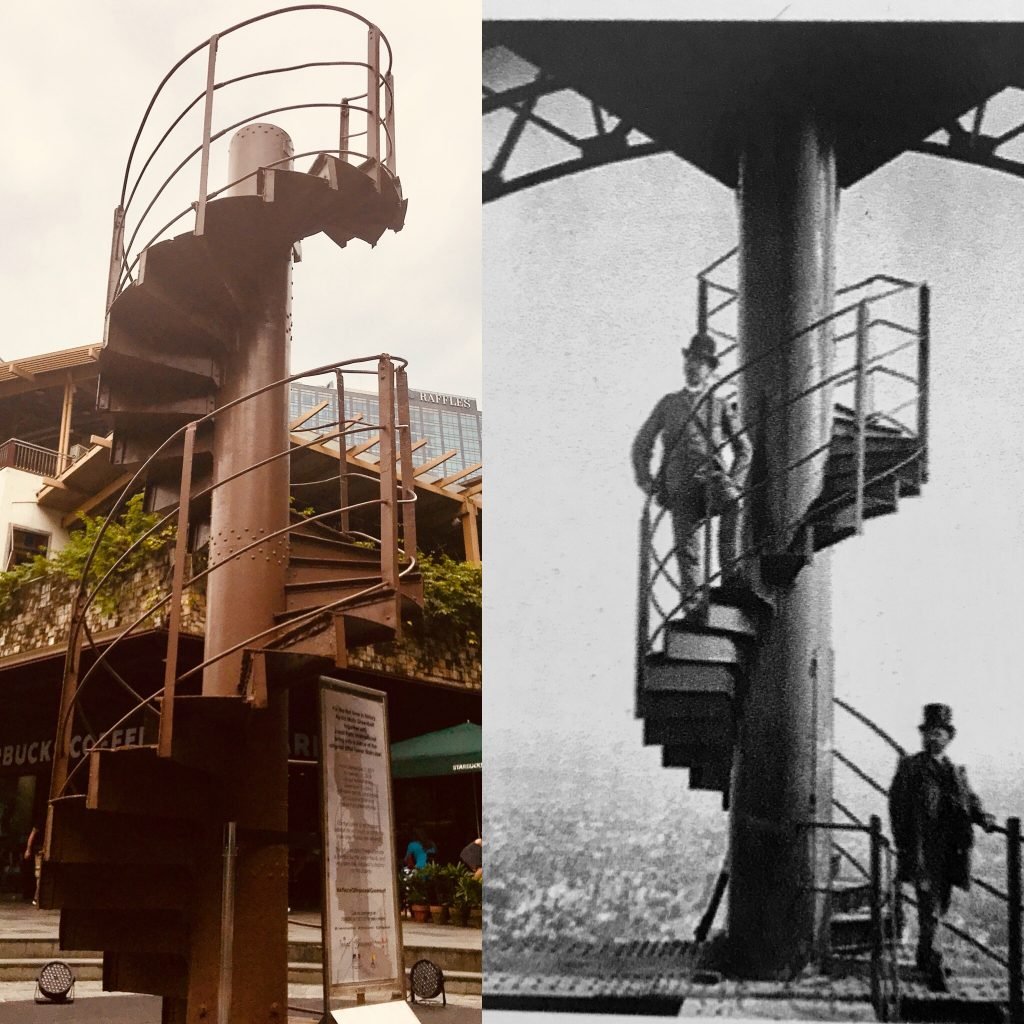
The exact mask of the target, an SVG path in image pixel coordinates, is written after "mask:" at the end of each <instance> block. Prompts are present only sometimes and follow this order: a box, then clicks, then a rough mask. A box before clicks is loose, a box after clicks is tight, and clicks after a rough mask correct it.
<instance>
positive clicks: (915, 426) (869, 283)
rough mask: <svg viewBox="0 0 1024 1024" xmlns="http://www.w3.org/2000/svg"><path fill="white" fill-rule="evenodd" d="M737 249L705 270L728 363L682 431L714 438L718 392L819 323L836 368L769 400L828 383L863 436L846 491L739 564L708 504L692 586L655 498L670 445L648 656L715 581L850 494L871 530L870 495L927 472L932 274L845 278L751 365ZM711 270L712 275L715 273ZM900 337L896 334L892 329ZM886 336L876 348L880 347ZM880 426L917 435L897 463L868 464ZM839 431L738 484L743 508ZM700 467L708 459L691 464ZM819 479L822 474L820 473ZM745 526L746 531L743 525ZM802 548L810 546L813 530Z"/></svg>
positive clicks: (803, 467)
mask: <svg viewBox="0 0 1024 1024" xmlns="http://www.w3.org/2000/svg"><path fill="white" fill-rule="evenodd" d="M734 255H735V250H732V251H731V252H729V253H727V254H726V255H725V256H723V257H721V258H720V259H719V260H716V261H715V262H714V263H713V264H711V266H710V267H708V268H707V269H706V270H704V271H702V272H701V274H700V275H699V276H698V328H699V329H700V330H701V331H703V332H706V333H709V334H711V335H712V336H714V337H716V338H718V339H720V340H722V341H724V342H726V347H725V348H724V349H723V350H721V351H720V352H719V358H720V373H719V375H718V377H717V379H716V380H714V381H713V382H712V384H711V385H710V387H709V388H708V390H707V391H706V392H705V393H704V394H703V395H702V396H701V397H700V399H699V400H698V401H697V402H696V403H695V407H694V409H693V411H692V413H691V414H690V417H689V418H688V420H687V421H686V423H685V424H684V426H683V429H682V430H681V431H680V441H679V443H683V442H684V441H685V439H686V437H687V432H688V431H689V430H691V429H695V430H697V431H700V432H702V433H703V434H704V435H705V437H706V438H708V439H709V440H710V438H711V436H712V435H711V424H710V422H709V419H708V418H709V416H710V414H711V411H712V408H713V403H712V399H713V398H714V397H725V398H727V399H728V398H729V397H730V396H732V395H734V394H735V389H736V388H737V387H738V388H739V389H740V391H742V389H743V386H744V379H745V378H746V377H747V376H748V375H749V374H751V373H752V372H756V371H757V370H758V369H760V367H761V365H762V364H763V363H764V361H765V360H766V359H767V358H768V357H770V356H772V355H773V354H775V353H777V352H778V351H780V350H782V349H784V348H785V347H787V346H791V345H800V344H813V343H815V342H816V339H817V338H818V336H819V332H822V331H825V332H829V333H830V335H831V337H830V344H831V346H832V349H833V360H832V363H833V369H832V370H831V371H830V372H828V373H827V374H826V375H825V376H824V377H823V379H821V380H819V381H817V382H816V383H814V384H813V385H811V386H810V387H807V388H804V389H802V390H800V391H798V392H797V393H795V394H791V395H786V396H784V397H783V398H782V399H780V400H779V401H777V402H775V403H773V404H772V405H771V406H770V407H769V408H768V409H766V410H764V412H763V415H764V416H765V417H772V416H776V417H785V416H787V415H789V414H790V413H791V411H792V410H793V409H794V408H796V407H797V406H798V405H799V403H801V402H804V401H806V400H808V399H811V398H812V397H816V396H818V395H819V394H824V396H825V400H826V402H827V403H828V404H829V406H832V405H834V404H835V403H839V404H845V405H846V406H847V407H848V408H847V411H848V413H849V417H850V421H851V425H852V437H853V443H854V455H855V482H854V484H853V486H852V487H851V488H850V489H849V490H848V491H847V492H844V493H840V494H839V495H836V496H833V497H832V498H830V499H828V500H824V499H822V500H821V501H820V502H819V503H818V504H816V505H814V506H811V507H808V508H806V509H804V510H803V511H802V513H801V515H800V516H799V517H798V518H795V519H794V520H792V521H791V522H787V523H784V524H782V525H781V526H780V527H779V528H777V529H776V531H775V532H774V533H772V534H771V535H767V536H762V537H760V538H759V539H758V540H756V541H755V542H753V543H748V544H747V545H746V546H745V547H744V548H743V549H742V551H741V553H740V555H739V556H738V557H737V559H736V560H735V563H734V564H731V565H723V566H719V567H718V568H717V570H715V569H714V568H713V560H712V557H711V548H712V544H711V537H712V529H713V525H712V521H713V519H714V518H715V517H716V515H718V514H721V511H722V510H719V511H718V512H716V513H715V514H714V515H710V514H706V515H705V516H704V518H703V519H702V520H701V521H700V522H698V523H697V524H696V526H695V532H698V533H701V534H702V535H703V544H702V548H703V552H704V557H703V576H702V579H701V581H700V583H699V585H698V586H697V587H696V588H693V589H692V590H690V591H688V592H685V593H684V592H683V588H682V586H681V583H680V580H679V578H678V575H677V574H676V572H675V568H674V566H673V565H672V561H673V555H674V553H675V540H674V537H673V536H672V531H671V526H670V522H669V520H670V519H671V508H670V507H667V506H666V507H661V508H659V507H658V503H657V499H656V495H657V494H658V492H659V488H660V486H661V485H662V483H663V480H664V472H665V468H666V466H667V465H668V463H669V461H670V459H671V458H672V456H673V454H674V452H675V449H672V450H670V451H666V452H664V453H663V456H662V464H661V468H660V469H659V471H658V473H657V474H655V476H654V483H653V485H652V487H651V489H650V493H649V494H648V496H647V498H646V500H645V502H644V507H643V512H642V515H641V522H640V559H639V581H638V590H639V605H638V629H637V651H638V657H639V659H640V662H641V665H640V666H638V669H639V668H641V667H642V661H643V659H644V658H646V657H647V656H649V655H651V654H653V653H655V650H656V645H657V643H658V641H659V639H660V638H661V636H662V635H663V633H664V630H665V628H666V627H667V625H668V623H669V622H670V621H671V620H672V618H673V617H675V616H677V615H679V614H681V613H685V612H686V611H688V610H690V609H691V608H694V607H699V606H701V605H703V606H705V607H706V604H707V602H708V600H709V596H710V591H711V588H712V587H713V586H714V585H716V584H717V583H719V582H720V581H721V579H722V578H723V577H725V576H727V575H730V574H732V573H733V572H734V571H736V570H741V569H742V568H743V566H744V565H745V564H748V563H749V562H750V561H751V560H753V559H756V558H758V557H760V556H761V555H765V554H769V553H777V552H778V551H779V549H780V548H781V549H785V548H792V547H794V546H795V545H796V544H798V543H799V538H798V537H797V534H798V533H799V531H801V530H803V531H805V532H807V531H809V530H811V529H813V528H814V522H815V520H818V521H820V520H823V519H825V518H826V517H827V516H828V515H829V514H831V513H832V512H834V511H836V510H838V509H840V508H842V507H843V506H844V505H846V504H850V505H852V508H853V521H854V528H855V530H856V532H858V533H859V532H861V531H862V529H863V523H864V519H865V518H866V509H865V498H866V494H867V492H869V491H870V490H871V489H873V488H875V489H877V488H878V487H879V486H880V485H881V484H883V483H886V482H889V481H895V480H897V478H898V477H899V476H900V474H901V473H903V472H907V471H910V470H914V471H915V472H916V473H917V474H918V480H919V482H924V480H925V479H926V478H927V446H928V406H927V393H928V365H929V303H930V296H929V289H928V287H927V285H920V284H915V283H913V282H909V281H903V280H900V279H898V278H893V277H890V276H886V275H876V276H874V277H871V278H868V279H866V280H864V281H860V282H858V283H856V284H854V285H851V286H849V287H847V288H843V289H840V290H839V291H838V292H837V293H836V294H837V296H839V297H841V298H844V299H847V300H849V299H850V298H852V299H853V301H846V303H845V305H843V306H842V307H841V308H840V309H838V310H836V311H835V312H833V313H831V314H829V315H828V316H826V317H822V318H821V319H819V320H817V321H815V322H814V323H811V324H808V325H807V326H806V327H805V328H803V329H802V330H801V331H799V332H797V333H796V334H794V335H793V336H792V337H788V338H784V339H781V340H780V341H778V342H777V343H775V344H774V345H772V346H770V347H769V348H767V349H766V350H765V351H763V352H761V353H760V354H759V355H758V356H757V357H755V358H754V359H753V360H751V361H749V362H748V363H746V364H745V365H738V363H737V355H738V347H737V344H736V328H735V326H734V325H732V324H730V323H729V322H728V321H727V320H726V318H727V317H729V316H733V315H735V312H736V309H737V306H738V298H739V294H738V290H737V288H736V287H734V286H733V285H731V284H729V283H724V282H723V278H725V277H726V275H727V272H728V270H729V269H730V265H731V261H732V258H733V256H734ZM712 274H714V275H715V277H712ZM908 300H909V302H910V303H912V304H913V309H912V311H911V312H912V315H913V320H912V322H911V323H906V322H901V319H900V317H901V315H902V319H903V320H906V319H907V311H906V309H905V308H904V309H903V310H899V309H897V311H896V312H893V311H892V307H893V305H898V303H899V302H900V301H902V303H903V305H904V307H905V306H906V305H907V302H908ZM894 336H895V339H896V340H895V341H892V340H891V339H892V338H893V337H894ZM876 346H878V348H879V349H880V350H879V351H874V348H875V347H876ZM873 430H884V431H889V432H891V433H892V435H893V436H895V437H899V438H901V439H905V440H907V441H911V440H915V439H916V442H917V443H916V445H915V446H914V450H913V451H912V452H911V453H910V454H909V455H908V456H907V457H906V458H905V459H903V460H901V461H899V462H895V463H894V464H892V465H890V466H888V467H887V468H886V469H885V471H884V472H881V473H876V474H874V475H869V474H868V471H867V463H868V458H867V441H868V437H869V435H870V434H871V432H872V431H873ZM753 432H754V428H753V425H752V424H750V423H744V424H743V425H742V427H741V433H743V434H746V435H747V436H750V435H751V434H753ZM831 444H832V437H831V436H829V437H827V438H825V440H824V442H823V443H822V444H820V445H818V446H816V447H814V448H813V449H811V450H809V451H807V452H805V453H803V454H802V455H801V456H800V457H799V458H796V459H794V460H793V461H792V462H790V463H789V464H788V465H786V466H784V467H783V468H782V469H781V470H778V471H776V472H775V473H774V474H769V475H767V476H765V477H763V478H761V479H757V480H752V481H751V482H749V483H747V484H746V485H745V486H743V487H742V488H741V489H740V493H739V495H738V497H737V498H736V499H735V504H736V505H737V506H738V508H739V511H740V512H741V513H742V512H743V510H744V509H746V508H749V507H750V505H751V502H752V501H753V500H755V499H757V498H759V497H760V496H761V495H762V493H763V492H765V490H766V489H770V488H772V487H773V486H776V485H777V484H779V483H780V482H781V481H783V480H784V478H785V477H786V476H787V475H788V474H790V473H795V472H798V471H799V472H807V471H810V468H811V467H813V466H814V465H815V464H820V465H821V466H822V468H823V466H824V462H825V460H826V459H827V457H828V453H829V448H830V446H831ZM729 445H730V440H729V439H726V441H724V442H723V443H722V444H721V445H719V446H717V447H715V448H712V450H711V451H710V452H709V454H708V456H707V458H706V462H705V465H706V466H711V465H713V464H714V463H715V462H716V461H717V459H718V458H719V457H720V456H721V455H724V454H725V449H726V448H728V447H729ZM693 468H694V471H695V472H697V471H699V470H700V469H701V468H702V467H700V466H695V467H693ZM821 484H822V486H823V484H824V478H823V475H822V477H821ZM741 536H744V535H743V534H742V533H741ZM803 547H804V548H811V549H813V545H811V544H809V542H808V538H807V537H805V538H804V543H803Z"/></svg>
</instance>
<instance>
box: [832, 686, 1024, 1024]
mask: <svg viewBox="0 0 1024 1024" xmlns="http://www.w3.org/2000/svg"><path fill="white" fill-rule="evenodd" d="M833 703H834V704H835V706H836V707H838V708H840V709H842V710H843V711H845V712H846V713H847V714H848V715H849V716H850V717H851V718H853V719H855V720H856V721H858V722H859V723H861V724H862V725H864V726H865V727H867V728H868V729H869V730H870V731H871V732H872V733H873V734H874V735H875V736H876V737H877V738H878V739H879V740H881V741H882V742H883V743H884V744H885V745H886V746H887V747H888V748H889V749H890V750H892V751H894V752H896V753H897V754H898V755H900V756H904V755H905V754H906V753H907V751H906V750H905V748H904V747H902V746H901V745H900V744H899V743H898V742H897V741H896V740H894V739H893V738H892V737H891V736H890V735H889V734H888V733H886V732H885V730H883V729H882V728H881V727H880V726H878V725H877V724H876V723H875V722H873V721H872V720H871V719H870V718H868V717H867V716H866V715H864V714H863V713H862V712H860V711H858V710H857V709H856V708H855V707H854V706H853V705H851V704H850V703H849V702H848V701H845V700H843V699H841V698H838V697H836V698H834V699H833ZM833 755H834V757H835V760H836V761H837V763H839V764H842V765H844V766H845V767H847V768H848V769H849V770H850V771H851V772H852V774H853V775H854V776H855V777H856V778H858V779H859V780H860V781H861V782H863V783H864V784H866V785H867V786H869V787H870V788H871V789H872V790H873V791H874V792H875V793H876V794H879V795H881V796H884V797H887V796H888V789H887V787H885V786H884V785H882V784H881V783H880V782H879V781H878V780H877V779H874V778H873V777H872V776H871V775H870V773H868V772H866V771H865V770H864V769H863V768H862V767H861V766H859V765H857V764H856V763H855V762H854V761H853V760H852V759H850V758H848V757H846V756H845V755H843V754H842V753H841V752H840V751H838V750H834V751H833ZM833 803H834V805H835V807H836V809H838V810H839V811H840V812H841V813H842V814H844V815H845V816H846V817H848V818H850V819H851V820H852V822H853V827H854V828H859V829H861V830H863V829H864V827H865V825H864V822H863V821H862V820H860V819H859V818H857V817H856V815H855V814H854V813H853V812H851V811H850V810H849V809H848V808H847V807H846V806H845V805H843V804H842V803H840V802H839V801H833ZM833 827H838V826H833ZM869 831H870V835H871V837H872V838H871V841H872V848H874V845H875V844H879V845H880V846H882V847H883V848H884V849H885V850H887V851H889V852H888V853H887V854H886V856H887V857H888V856H891V855H892V854H894V853H895V850H894V849H893V847H892V840H891V838H890V837H888V836H887V835H885V833H884V831H883V829H882V819H881V818H880V817H879V816H878V815H872V816H871V826H870V830H869ZM992 834H993V835H998V836H1002V837H1003V839H1004V840H1005V844H1004V845H1005V877H1006V890H1005V891H1003V890H1001V889H999V888H998V887H997V886H995V885H993V884H992V883H991V882H989V881H987V880H986V879H983V878H979V877H978V876H977V875H972V876H971V883H972V885H973V886H974V887H976V888H977V889H980V890H981V891H982V892H984V893H985V894H986V895H987V896H989V897H991V898H993V899H995V900H997V901H998V902H999V903H1001V904H1002V905H1004V906H1005V908H1006V926H1007V946H1006V950H1005V953H1004V952H1003V951H1000V950H998V949H993V948H992V946H990V945H988V944H986V943H984V942H981V941H979V940H978V939H977V938H975V936H973V935H972V934H971V933H970V931H968V930H965V929H963V928H960V927H958V926H957V925H955V924H953V923H952V922H950V921H945V920H943V921H941V927H942V928H943V930H944V931H945V932H947V933H949V934H950V935H952V936H953V937H954V938H955V939H956V940H957V942H958V943H960V944H961V945H965V946H969V947H970V948H971V949H972V950H974V951H976V952H977V953H980V954H981V955H982V956H983V957H984V958H985V959H986V960H988V961H989V962H990V963H992V964H994V965H996V967H998V968H999V970H1000V971H1003V972H1005V975H1006V982H1007V993H1008V1000H1007V1001H1008V1007H1009V1019H1010V1021H1011V1022H1013V1024H1021V1022H1024V951H1022V940H1021V928H1022V912H1024V906H1022V892H1021V883H1022V879H1021V823H1020V818H1019V817H1017V816H1014V817H1009V818H1007V819H1006V822H1005V823H1004V824H1002V825H1000V824H996V825H995V826H994V827H993V829H992ZM982 835H984V833H982ZM838 852H839V853H840V855H841V856H842V857H843V858H844V859H845V860H847V861H848V862H850V863H852V864H854V866H855V867H856V868H857V869H858V871H859V872H860V873H861V874H862V875H864V876H865V877H868V878H870V879H871V881H872V885H873V886H874V885H875V881H876V878H875V874H874V857H872V869H871V871H870V872H866V871H865V869H864V867H863V865H861V864H859V863H858V861H857V860H856V858H855V857H854V856H853V855H852V854H850V853H849V851H848V850H846V849H845V848H842V847H839V848H838ZM893 899H894V903H893V908H894V913H895V920H896V921H897V922H898V923H899V922H902V921H903V918H904V911H903V909H902V907H903V905H904V904H906V905H908V906H911V907H915V908H916V906H917V902H916V900H915V899H914V898H913V897H911V896H909V895H908V894H907V893H905V892H903V891H902V889H901V887H900V886H899V885H895V886H894V887H893ZM899 940H900V936H899V934H898V929H897V930H896V931H895V932H894V938H893V942H892V943H891V944H890V945H891V947H892V950H893V953H894V954H895V953H896V952H898V951H899ZM890 1019H891V1018H890Z"/></svg>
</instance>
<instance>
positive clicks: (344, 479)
mask: <svg viewBox="0 0 1024 1024" xmlns="http://www.w3.org/2000/svg"><path fill="white" fill-rule="evenodd" d="M334 380H335V384H336V385H337V386H336V390H337V392H338V430H339V431H340V432H342V433H341V436H340V437H339V438H338V494H339V497H340V499H341V506H340V507H341V522H340V524H339V525H340V527H341V532H342V533H348V531H349V526H350V525H351V524H350V522H349V512H348V484H349V480H348V456H347V455H346V452H347V450H348V438H347V437H346V436H345V434H344V430H345V423H346V420H345V374H344V373H343V372H342V371H341V370H335V371H334Z"/></svg>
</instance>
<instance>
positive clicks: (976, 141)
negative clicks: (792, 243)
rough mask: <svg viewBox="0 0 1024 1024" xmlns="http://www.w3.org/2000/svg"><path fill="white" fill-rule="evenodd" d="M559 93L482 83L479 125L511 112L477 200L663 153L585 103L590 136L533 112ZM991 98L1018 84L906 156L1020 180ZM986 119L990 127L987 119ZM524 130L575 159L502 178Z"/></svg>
mask: <svg viewBox="0 0 1024 1024" xmlns="http://www.w3.org/2000/svg"><path fill="white" fill-rule="evenodd" d="M560 92H570V93H575V90H573V89H572V87H570V86H568V85H566V84H564V83H562V82H560V81H558V79H557V78H555V77H554V76H552V75H551V74H549V73H548V72H546V71H544V70H540V71H538V73H537V74H536V77H534V78H533V79H532V80H531V81H529V82H526V83H524V84H519V85H516V86H514V87H512V88H508V89H504V90H498V89H494V88H491V87H489V86H487V85H484V87H483V115H484V118H485V123H486V119H487V117H488V115H493V114H496V113H498V112H500V111H511V112H512V113H513V115H514V116H513V118H512V120H511V121H510V122H509V124H508V127H507V128H506V130H505V133H504V137H503V138H502V141H501V143H500V145H499V146H498V149H497V151H496V153H495V155H494V157H493V159H492V160H491V163H490V166H488V167H485V168H484V170H483V201H484V202H485V203H488V202H492V201H494V200H496V199H501V198H502V197H503V196H507V195H510V194H512V193H514V192H519V191H522V190H523V189H527V188H531V187H532V186H534V185H540V184H543V183H544V182H548V181H553V180H556V179H558V178H563V177H566V176H568V175H571V174H578V173H579V172H581V171H587V170H591V169H593V168H596V167H601V166H603V165H605V164H611V163H618V162H619V161H623V160H632V159H635V158H637V157H644V156H652V155H654V154H657V153H664V152H667V151H668V147H667V146H666V145H664V144H663V143H660V142H657V141H652V140H650V139H647V138H646V137H643V136H640V133H639V132H638V131H635V130H634V128H633V126H632V125H630V124H629V123H628V122H626V121H623V120H621V119H619V118H617V117H616V116H615V115H613V114H611V113H609V112H608V111H607V110H605V109H603V108H602V107H601V106H599V105H598V104H597V103H594V102H593V101H589V100H587V101H586V102H588V103H589V105H590V109H591V113H592V118H593V131H592V132H591V133H589V134H587V133H583V132H581V131H579V129H578V128H569V127H567V126H565V125H564V124H561V125H560V124H557V123H555V120H553V118H552V116H551V115H547V114H546V115H542V114H540V113H538V111H537V106H538V102H539V101H540V100H541V99H542V98H543V97H545V96H549V95H552V94H555V93H560ZM576 95H579V94H578V93H577V94H576ZM997 98H998V99H999V100H1000V102H1001V104H1003V105H1004V106H1005V103H1004V102H1003V101H1005V100H1007V99H1011V100H1016V101H1018V103H1019V102H1020V101H1021V100H1024V87H1018V86H1010V87H1009V88H1008V89H1006V90H1004V91H1003V92H1002V93H999V94H997V96H993V97H990V98H989V99H988V100H986V101H985V102H983V103H981V104H979V105H978V106H977V107H975V108H974V109H973V110H971V111H968V112H967V113H966V114H965V115H963V116H962V117H961V118H959V119H958V120H955V121H953V122H952V123H951V124H949V125H947V126H946V127H944V128H943V129H942V130H941V132H939V133H936V135H935V136H932V137H930V138H928V139H924V140H922V141H920V142H918V143H916V144H915V145H913V146H910V147H909V152H915V153H924V154H927V155H930V156H938V157H944V158H946V159H948V160H956V161H958V162H960V163H967V164H974V165H975V166H978V167H986V168H988V169H990V170H995V171H1002V172H1003V173H1006V174H1012V175H1014V176H1015V177H1019V178H1024V147H1016V148H1017V149H1018V150H1019V152H1018V153H1012V152H1010V151H1009V150H1010V148H1011V146H1010V144H1011V143H1013V142H1014V141H1015V140H1016V139H1018V138H1019V137H1020V136H1022V135H1024V113H1022V114H1021V115H1020V116H1019V117H1018V118H1017V123H1016V124H1014V125H1013V126H1012V127H1009V128H1007V129H1005V130H1003V131H995V130H990V131H985V118H986V115H987V114H989V113H990V103H991V102H992V101H993V100H995V99H997ZM583 99H584V100H585V99H586V98H585V97H584V98H583ZM989 120H990V122H991V120H992V118H991V117H990V118H989ZM965 125H966V127H965ZM527 127H532V128H534V129H540V130H541V131H543V132H545V133H546V134H548V135H549V136H551V137H553V138H555V139H557V140H559V141H560V142H562V143H565V144H567V145H569V146H571V147H572V148H573V149H574V150H575V155H574V156H573V157H571V158H570V159H567V160H560V161H557V162H554V163H548V164H547V165H546V166H540V167H536V166H535V167H532V168H531V169H529V170H527V171H524V172H521V173H517V174H512V175H509V173H508V169H509V163H510V160H511V158H512V156H513V155H514V154H516V153H517V152H520V151H521V150H519V149H517V147H519V146H520V142H521V140H522V138H523V133H524V131H525V130H526V129H527Z"/></svg>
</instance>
